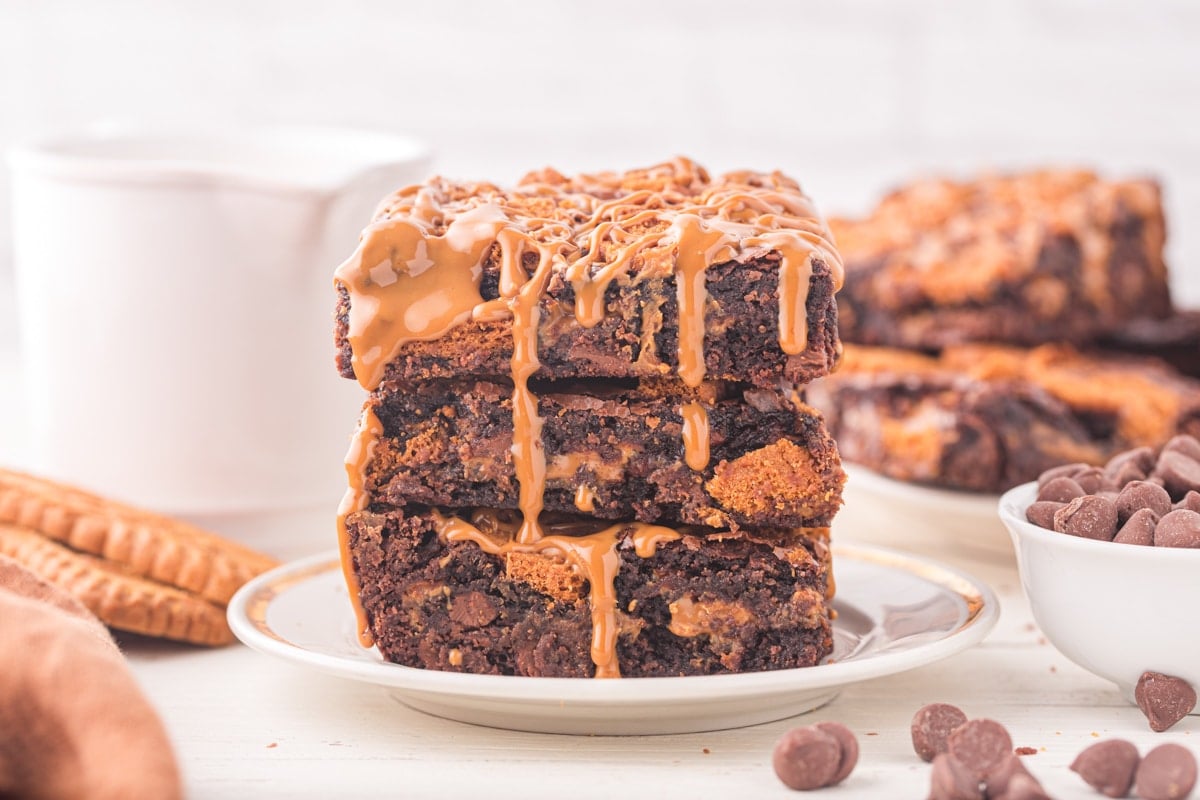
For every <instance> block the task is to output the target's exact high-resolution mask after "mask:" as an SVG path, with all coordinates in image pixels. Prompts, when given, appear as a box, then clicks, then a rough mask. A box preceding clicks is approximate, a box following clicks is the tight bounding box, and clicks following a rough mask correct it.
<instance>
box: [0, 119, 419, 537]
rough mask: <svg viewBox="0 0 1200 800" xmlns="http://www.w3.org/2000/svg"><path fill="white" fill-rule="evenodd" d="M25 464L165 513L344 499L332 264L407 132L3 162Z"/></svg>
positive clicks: (152, 147) (114, 137)
mask: <svg viewBox="0 0 1200 800" xmlns="http://www.w3.org/2000/svg"><path fill="white" fill-rule="evenodd" d="M9 160H10V165H11V167H12V171H13V213H14V223H15V224H14V245H15V264H16V278H17V299H18V313H19V316H20V328H19V330H20V335H21V351H22V360H23V371H24V383H25V385H26V387H27V400H28V410H29V415H30V419H29V424H30V444H31V452H30V456H31V458H32V463H31V464H30V465H29V466H30V467H31V468H32V469H33V470H35V471H37V472H40V473H42V474H45V475H48V476H52V477H55V478H60V479H62V480H66V481H70V482H74V483H78V484H80V485H84V486H87V487H89V488H92V489H94V490H96V491H100V492H103V493H106V494H109V495H111V496H114V497H117V498H121V499H124V500H127V501H130V502H135V503H139V504H142V505H145V506H149V507H152V508H156V509H158V510H161V511H167V512H173V513H179V514H192V515H196V514H201V515H202V514H214V513H245V512H259V511H271V510H286V509H295V508H300V507H307V508H313V507H318V506H326V507H328V508H331V509H332V508H334V507H336V504H337V500H338V498H339V497H340V496H341V494H342V491H343V490H344V484H345V475H344V469H343V467H342V461H343V458H344V456H345V451H346V446H347V442H348V437H349V434H350V431H351V430H352V429H353V427H354V422H355V419H356V416H357V409H358V408H359V406H360V405H361V402H362V392H361V390H360V389H359V388H358V386H357V384H355V383H353V382H352V381H346V380H343V379H341V378H339V377H338V376H337V373H336V371H335V367H334V348H333V308H334V304H335V294H334V290H333V279H332V276H333V270H334V268H335V267H336V266H337V265H338V264H339V263H340V262H341V261H342V260H343V259H344V258H345V257H346V256H347V255H348V254H349V253H350V252H352V251H353V249H354V247H355V244H356V242H357V237H358V233H359V231H360V230H361V229H362V227H363V226H364V225H365V224H366V223H367V222H368V221H369V219H370V216H371V212H372V209H373V208H374V206H375V205H376V204H377V203H378V202H379V200H380V199H381V198H382V197H383V196H385V195H386V194H387V193H388V192H390V191H392V190H394V189H396V188H399V187H400V186H403V185H405V184H408V183H413V182H415V181H417V180H420V179H422V178H424V177H425V171H426V169H427V167H428V163H429V158H428V152H427V151H426V149H425V148H424V147H423V146H421V145H420V144H418V143H416V142H414V141H412V140H410V139H407V138H402V137H396V136H391V135H385V134H377V133H368V132H363V131H350V130H338V129H323V128H284V129H274V128H271V129H251V130H238V131H230V130H224V131H205V132H194V131H189V132H178V131H177V132H173V133H162V132H151V131H107V132H99V133H89V134H86V135H81V136H77V137H72V138H63V139H58V140H54V141H47V142H44V143H41V144H38V145H34V146H30V147H25V148H19V149H17V150H15V151H13V152H12V153H11V154H10V159H9Z"/></svg>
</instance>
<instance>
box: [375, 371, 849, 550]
mask: <svg viewBox="0 0 1200 800" xmlns="http://www.w3.org/2000/svg"><path fill="white" fill-rule="evenodd" d="M535 394H536V396H537V398H538V413H539V414H540V416H541V418H542V420H543V422H542V430H541V442H542V444H543V448H544V452H545V464H546V467H545V488H544V491H543V494H542V501H543V507H544V508H545V510H547V511H551V512H567V513H575V512H577V511H582V512H586V513H588V514H591V515H593V516H595V517H599V518H603V519H613V520H640V521H643V522H682V523H685V524H690V525H707V526H709V527H729V526H733V527H735V528H737V527H741V526H747V525H748V526H752V527H753V526H774V527H803V526H826V525H828V524H829V522H830V520H831V519H832V518H833V515H834V514H835V513H836V512H837V509H838V508H839V506H840V505H841V489H842V484H843V482H844V480H845V476H844V474H843V472H842V469H841V462H840V460H839V458H838V452H837V446H836V445H835V444H834V442H833V439H832V438H831V437H830V436H829V433H828V432H827V431H826V430H825V427H824V425H823V424H822V421H821V417H820V415H818V414H817V413H816V412H815V411H814V410H813V409H811V408H809V407H808V406H805V405H804V404H802V403H799V402H798V401H794V400H792V399H790V398H789V397H787V396H784V395H782V394H780V393H779V392H777V391H770V390H766V389H754V388H745V389H742V388H740V387H738V386H733V385H719V384H704V385H702V386H701V387H699V388H698V389H696V390H689V389H687V387H685V386H684V385H683V384H682V383H681V382H679V381H663V382H658V383H656V384H650V385H642V386H638V385H632V386H623V385H621V384H619V383H615V382H612V383H607V384H598V383H596V382H581V383H575V384H563V383H561V382H560V383H553V384H551V383H547V384H542V385H538V386H537V388H536V391H535ZM368 405H369V406H370V407H372V408H373V409H374V413H375V415H376V417H377V418H378V419H379V421H380V422H381V423H382V426H383V431H382V436H381V437H380V438H379V439H378V441H377V443H376V445H375V450H374V458H373V460H372V461H371V463H370V465H369V466H368V474H367V478H368V486H369V487H370V490H371V494H372V497H373V498H374V501H375V502H376V503H388V504H392V505H407V504H412V503H418V504H425V505H440V506H455V507H475V506H487V507H493V508H510V509H511V508H516V507H517V505H518V497H519V486H518V481H517V477H516V472H515V468H514V464H513V455H512V443H513V413H512V386H511V384H506V383H504V382H501V381H499V380H497V381H495V382H492V381H481V380H477V381H472V380H458V381H425V382H422V383H419V384H415V385H400V384H394V383H391V382H388V383H385V384H384V385H383V386H382V387H381V389H380V390H379V391H377V392H375V393H374V394H373V395H372V397H371V399H370V400H369V401H368ZM695 411H698V413H699V414H700V415H701V418H702V420H703V422H702V426H703V427H702V429H701V430H699V431H690V430H686V428H687V425H688V420H687V416H688V414H689V413H691V412H695ZM689 450H692V451H694V452H689ZM689 462H692V463H691V465H690V466H689Z"/></svg>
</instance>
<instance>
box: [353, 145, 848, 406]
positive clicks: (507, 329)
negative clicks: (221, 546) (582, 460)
mask: <svg viewBox="0 0 1200 800" xmlns="http://www.w3.org/2000/svg"><path fill="white" fill-rule="evenodd" d="M841 280H842V278H841V262H840V260H839V257H838V255H837V251H836V250H835V249H834V247H833V245H832V243H831V240H830V235H829V232H828V229H827V228H826V227H825V224H824V222H823V221H822V220H821V218H820V216H819V215H818V214H817V212H816V210H815V209H814V208H813V206H812V204H811V202H810V201H809V199H808V198H807V197H806V196H805V195H804V194H803V193H802V192H801V191H800V188H799V186H798V185H797V184H796V183H795V182H794V181H792V180H791V179H789V178H786V177H784V176H783V175H781V174H780V173H777V172H776V173H771V174H759V173H750V172H738V173H730V174H727V175H724V176H721V177H718V178H715V179H714V178H711V177H710V176H709V175H708V173H707V172H705V171H704V169H703V168H701V167H699V166H698V165H696V164H694V163H692V162H690V161H688V160H686V159H676V160H675V161H672V162H669V163H666V164H661V165H658V166H656V167H651V168H649V169H642V170H632V171H630V172H626V173H602V174H597V175H581V176H577V177H574V178H566V177H564V176H562V175H559V174H558V173H556V172H553V171H551V170H546V171H543V172H540V173H535V174H531V175H530V176H528V177H526V178H525V179H524V180H523V181H521V183H519V184H518V185H517V186H516V187H515V188H512V189H501V188H499V187H496V186H493V185H490V184H458V183H452V182H449V181H446V180H443V179H434V180H432V181H430V182H428V183H426V184H424V185H420V186H412V187H408V188H406V189H403V190H401V191H400V192H398V193H397V194H396V195H395V196H393V197H392V198H391V199H390V200H388V201H387V202H385V203H384V204H383V206H382V207H381V210H380V212H379V215H378V217H377V218H376V220H375V221H374V223H372V225H370V226H369V227H368V228H367V229H366V230H365V231H364V232H363V237H362V241H361V242H360V245H359V248H358V250H357V251H356V252H355V253H354V255H353V256H351V258H350V259H349V260H348V261H347V262H346V263H345V264H343V265H342V266H341V267H340V268H339V269H338V272H337V278H336V285H337V289H338V306H337V312H336V318H337V325H336V341H337V347H338V366H339V369H340V371H341V373H342V375H343V376H345V377H357V379H358V380H359V382H360V383H362V384H363V385H364V386H365V387H367V388H374V387H375V386H377V385H378V384H379V383H380V382H381V381H382V380H383V379H384V378H387V379H394V380H401V381H416V380H426V379H430V378H452V377H461V376H467V375H469V376H476V377H495V376H507V375H509V374H510V373H511V371H512V366H511V363H510V362H511V359H512V356H513V341H514V335H513V334H514V321H513V320H514V318H513V308H514V307H517V306H520V305H521V304H523V303H526V301H527V300H529V299H530V298H529V297H526V294H525V293H532V300H533V301H534V302H533V304H534V305H536V309H537V311H536V314H534V315H530V316H529V318H528V319H523V320H522V322H521V324H520V326H518V331H520V329H522V328H524V327H525V326H532V327H534V328H536V347H535V348H534V349H536V356H537V361H538V363H539V370H538V375H539V376H541V377H544V378H548V379H558V378H579V377H605V378H638V377H662V376H665V375H673V374H675V373H676V372H680V373H681V374H682V375H684V376H685V379H688V378H689V377H690V378H692V379H693V380H692V382H695V381H698V380H699V379H700V377H701V376H704V377H707V379H709V380H731V381H741V382H747V383H752V384H756V385H759V386H766V387H774V386H776V385H778V384H779V382H780V381H785V382H788V383H791V384H795V383H803V382H807V381H809V380H811V379H813V378H815V377H817V376H819V375H823V374H826V373H827V372H829V370H830V369H831V368H832V366H833V365H834V364H835V363H836V361H837V357H838V352H839V343H838V337H837V306H836V303H835V302H834V292H835V291H836V290H837V289H838V288H839V287H840V285H841ZM518 338H522V337H518Z"/></svg>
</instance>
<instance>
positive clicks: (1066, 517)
mask: <svg viewBox="0 0 1200 800" xmlns="http://www.w3.org/2000/svg"><path fill="white" fill-rule="evenodd" d="M1054 530H1056V531H1059V532H1060V533H1069V534H1071V535H1072V536H1082V537H1083V538H1084V539H1101V540H1103V541H1112V538H1113V537H1114V536H1116V534H1117V506H1116V504H1115V503H1113V502H1112V501H1111V500H1105V499H1104V498H1103V497H1096V496H1094V495H1086V496H1084V497H1076V498H1075V499H1074V500H1072V501H1071V502H1070V503H1068V504H1067V505H1066V506H1064V507H1062V508H1060V509H1059V510H1058V511H1056V512H1054Z"/></svg>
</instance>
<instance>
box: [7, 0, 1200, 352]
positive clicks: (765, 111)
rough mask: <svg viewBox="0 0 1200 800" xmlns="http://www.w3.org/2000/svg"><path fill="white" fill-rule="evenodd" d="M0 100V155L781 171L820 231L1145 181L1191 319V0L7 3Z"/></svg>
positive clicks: (511, 171) (1197, 300) (1198, 157)
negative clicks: (244, 136)
mask: <svg viewBox="0 0 1200 800" xmlns="http://www.w3.org/2000/svg"><path fill="white" fill-rule="evenodd" d="M0 101H2V103H0V149H3V148H6V147H7V146H9V145H11V144H13V143H15V142H19V141H24V140H28V139H33V138H38V137H40V136H44V135H47V134H49V133H54V132H59V131H62V130H70V129H72V128H77V127H79V126H81V125H84V124H87V123H91V122H95V121H98V120H119V121H148V122H155V123H163V122H166V123H178V124H181V125H188V124H197V123H204V122H207V121H218V122H234V123H237V122H317V123H333V124H344V125H350V126H364V127H370V128H379V129H385V130H392V131H401V132H410V133H413V134H416V135H417V136H419V137H421V138H423V139H425V140H427V141H429V142H431V143H432V144H433V146H434V148H435V150H436V152H437V156H438V160H437V163H436V168H437V169H438V171H440V172H442V173H444V174H447V175H452V176H454V177H463V178H488V179H494V180H500V181H507V180H511V179H514V178H516V177H518V176H519V175H520V174H521V173H523V172H524V171H525V170H526V169H531V168H535V167H540V166H544V165H554V166H557V167H559V168H560V169H564V170H575V169H578V168H595V167H624V166H634V165H638V164H645V163H650V162H655V161H658V160H661V159H663V158H665V157H667V156H670V155H673V154H676V153H683V154H688V155H691V156H693V157H695V158H697V159H699V160H700V161H701V162H703V163H706V164H707V165H709V166H710V167H712V168H714V169H716V170H724V169H727V168H736V167H743V166H745V167H755V168H764V169H767V168H774V167H781V168H783V169H784V170H785V171H788V172H790V173H792V174H793V175H795V176H796V177H798V178H799V179H800V180H801V181H802V183H803V184H804V185H805V187H806V189H807V190H808V191H809V193H810V194H812V195H813V196H814V197H815V198H816V200H817V201H818V203H819V204H820V205H821V206H822V208H823V209H824V210H825V211H826V213H831V212H854V211H858V210H862V209H864V208H866V207H867V206H868V205H869V204H870V202H871V201H872V199H873V198H875V197H876V196H877V195H878V194H879V193H880V192H881V191H883V190H885V189H886V188H887V187H889V186H891V185H894V184H895V183H897V182H899V181H901V180H903V179H905V178H907V177H910V176H913V175H916V174H920V173H925V172H930V171H943V172H956V173H961V172H964V171H966V170H970V169H975V168H981V167H992V166H996V167H1015V166H1021V165H1030V164H1083V165H1091V166H1096V167H1098V168H1100V169H1102V170H1103V171H1105V172H1107V173H1110V174H1114V175H1121V174H1130V173H1143V172H1145V173H1151V174H1154V175H1157V176H1159V177H1160V178H1161V179H1162V180H1163V182H1164V184H1165V186H1166V192H1167V200H1168V204H1169V213H1170V228H1171V230H1170V245H1169V247H1170V251H1169V253H1170V257H1171V265H1172V268H1173V271H1174V284H1175V288H1176V294H1177V297H1178V298H1179V299H1180V300H1182V301H1184V302H1186V303H1190V304H1200V268H1198V267H1197V266H1196V263H1197V262H1198V261H1200V232H1197V231H1195V230H1194V229H1189V227H1190V224H1191V223H1192V221H1194V220H1196V219H1198V218H1200V136H1198V130H1200V3H1196V2H1190V1H1189V0H1159V1H1157V2H1139V3H1117V2H1088V1H1087V0H1049V1H1048V2H1037V1H1035V0H1021V1H1018V2H1008V3H1004V2H990V3H989V2H949V1H945V2H944V1H942V0H919V1H916V2H889V0H855V1H854V2H844V3H831V2H820V3H816V2H786V0H737V2H720V3H719V2H711V1H710V0H671V1H670V2H661V3H653V2H649V1H648V0H609V1H608V2H590V3H570V2H563V0H538V1H537V2H521V3H515V2H510V3H504V2H496V1H495V0H472V1H471V2H448V1H446V0H441V1H440V2H439V1H438V0H432V1H427V2H396V1H395V0H347V1H344V2H338V3H311V2H303V1H300V0H286V2H285V1H283V0H267V1H265V2H244V1H243V0H207V2H204V3H188V4H184V3H181V2H174V3H172V2H151V0H108V1H107V2H103V3H96V2H84V1H83V0H78V2H71V1H70V0H41V1H35V0H0ZM7 190H8V177H7V174H4V175H3V176H0V349H3V348H4V346H5V345H7V346H10V347H11V345H12V344H13V342H14V340H15V336H16V325H15V323H14V320H13V307H14V306H13V301H12V269H11V252H10V246H9V224H8V207H7V204H8V191H7ZM351 245H352V243H349V242H348V243H347V248H348V249H349V248H350V247H351ZM82 247H83V249H86V243H84V244H83V245H82ZM331 267H332V265H331Z"/></svg>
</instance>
